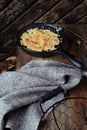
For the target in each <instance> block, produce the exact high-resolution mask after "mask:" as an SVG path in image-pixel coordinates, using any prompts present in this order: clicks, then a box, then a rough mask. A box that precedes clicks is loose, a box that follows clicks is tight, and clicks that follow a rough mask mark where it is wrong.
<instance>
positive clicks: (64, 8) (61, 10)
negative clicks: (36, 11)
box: [37, 0, 83, 23]
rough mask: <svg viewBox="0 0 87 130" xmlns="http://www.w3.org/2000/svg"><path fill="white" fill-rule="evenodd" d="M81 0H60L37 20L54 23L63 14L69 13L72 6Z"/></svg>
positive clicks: (81, 0)
mask: <svg viewBox="0 0 87 130" xmlns="http://www.w3.org/2000/svg"><path fill="white" fill-rule="evenodd" d="M81 2H83V0H74V2H73V0H62V1H61V2H60V3H59V4H57V5H56V6H54V7H53V8H52V9H51V10H50V11H49V12H47V13H46V14H45V15H44V16H42V17H41V18H40V19H38V20H37V22H48V23H54V22H55V21H56V20H57V21H59V19H61V18H62V17H64V15H66V14H67V13H69V12H70V11H71V10H72V9H73V8H75V7H76V6H77V5H79V4H80V3H81ZM62 23H63V22H62Z"/></svg>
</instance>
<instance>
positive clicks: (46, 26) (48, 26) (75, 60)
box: [17, 23, 83, 68]
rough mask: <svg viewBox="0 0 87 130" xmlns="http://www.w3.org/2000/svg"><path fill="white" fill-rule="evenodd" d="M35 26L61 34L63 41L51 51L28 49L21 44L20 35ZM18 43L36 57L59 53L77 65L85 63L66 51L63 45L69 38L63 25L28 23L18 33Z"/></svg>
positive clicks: (79, 66) (80, 66) (80, 65)
mask: <svg viewBox="0 0 87 130" xmlns="http://www.w3.org/2000/svg"><path fill="white" fill-rule="evenodd" d="M34 28H39V29H49V30H51V31H52V32H54V33H56V34H59V35H60V38H62V42H60V44H58V45H56V46H55V49H54V50H52V51H50V50H48V51H44V50H42V51H41V52H40V51H34V50H30V49H28V48H27V47H26V46H23V45H21V44H20V37H21V35H22V34H23V33H24V32H26V31H27V30H28V29H34ZM17 40H18V41H17V45H18V46H19V47H21V48H22V49H23V50H24V51H25V52H27V53H28V54H30V55H32V56H35V57H51V56H53V55H56V54H58V53H60V54H63V55H64V56H66V57H67V58H68V59H69V60H70V61H71V62H72V63H73V64H74V65H75V66H76V67H78V68H83V65H82V63H81V61H80V60H79V59H78V58H76V57H75V56H74V55H72V54H70V53H68V52H66V51H65V50H64V49H63V47H64V45H65V44H67V40H66V36H65V34H64V29H63V28H62V27H57V26H54V25H51V24H46V23H34V24H30V25H27V26H25V27H23V28H22V29H21V30H20V31H19V32H18V35H17Z"/></svg>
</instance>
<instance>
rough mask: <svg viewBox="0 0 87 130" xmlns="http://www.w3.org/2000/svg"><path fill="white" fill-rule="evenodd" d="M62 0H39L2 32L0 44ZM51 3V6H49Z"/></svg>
mask: <svg viewBox="0 0 87 130" xmlns="http://www.w3.org/2000/svg"><path fill="white" fill-rule="evenodd" d="M59 1H60V0H51V1H50V2H49V1H46V0H42V1H41V0H39V1H37V3H36V4H34V6H32V7H31V8H30V9H28V10H27V11H26V12H25V13H24V14H23V15H22V16H21V17H19V18H18V19H17V20H15V21H14V22H13V23H12V24H11V25H10V26H9V27H7V28H6V29H5V30H4V31H3V32H1V34H0V44H4V43H5V42H7V41H8V40H10V39H11V38H13V37H15V36H16V34H17V32H18V30H19V29H20V28H22V27H23V26H25V25H26V24H30V23H32V22H34V21H35V20H36V19H38V18H39V17H40V16H42V15H43V14H44V13H46V12H47V11H48V10H49V9H50V8H52V7H53V6H54V5H55V4H57V3H58V2H59ZM48 5H49V6H48Z"/></svg>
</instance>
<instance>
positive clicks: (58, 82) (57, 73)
mask: <svg viewBox="0 0 87 130" xmlns="http://www.w3.org/2000/svg"><path fill="white" fill-rule="evenodd" d="M83 75H84V76H86V75H87V72H82V71H81V70H80V69H78V68H75V67H72V66H70V65H67V64H64V63H60V62H56V61H48V60H34V61H31V62H29V63H27V64H26V65H24V66H23V67H22V68H20V69H18V70H16V71H12V72H4V73H2V74H1V75H0V130H4V128H9V129H11V130H37V129H38V126H39V122H40V120H41V117H42V116H43V111H44V112H45V111H46V110H47V109H48V108H49V107H50V106H51V105H53V104H55V102H58V101H60V100H62V99H63V98H64V94H63V92H62V91H59V92H58V94H57V93H56V91H54V90H58V88H59V87H60V86H61V87H62V89H63V91H64V92H65V93H66V92H67V91H68V90H69V89H71V88H73V87H75V86H76V85H77V84H78V83H79V82H80V80H81V79H82V76H83ZM53 92H54V93H53ZM51 94H52V96H51ZM47 95H48V97H47V101H46V100H45V102H43V103H41V102H40V101H41V100H42V98H43V97H45V96H47ZM49 97H50V98H49ZM40 103H41V105H42V109H43V111H42V109H41V107H40Z"/></svg>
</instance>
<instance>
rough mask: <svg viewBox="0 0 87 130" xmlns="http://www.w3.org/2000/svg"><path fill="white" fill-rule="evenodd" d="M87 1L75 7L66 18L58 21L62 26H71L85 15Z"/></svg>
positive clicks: (86, 12)
mask: <svg viewBox="0 0 87 130" xmlns="http://www.w3.org/2000/svg"><path fill="white" fill-rule="evenodd" d="M86 10H87V0H85V1H84V2H83V3H81V4H80V5H79V6H77V7H76V8H75V9H74V10H72V11H71V12H69V13H68V14H67V15H66V16H64V17H63V18H62V19H60V20H59V21H58V23H63V24H73V23H76V22H77V21H79V19H81V18H82V17H83V16H85V15H86V14H87V11H86Z"/></svg>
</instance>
